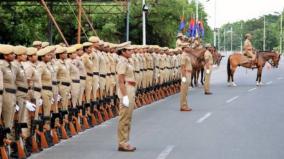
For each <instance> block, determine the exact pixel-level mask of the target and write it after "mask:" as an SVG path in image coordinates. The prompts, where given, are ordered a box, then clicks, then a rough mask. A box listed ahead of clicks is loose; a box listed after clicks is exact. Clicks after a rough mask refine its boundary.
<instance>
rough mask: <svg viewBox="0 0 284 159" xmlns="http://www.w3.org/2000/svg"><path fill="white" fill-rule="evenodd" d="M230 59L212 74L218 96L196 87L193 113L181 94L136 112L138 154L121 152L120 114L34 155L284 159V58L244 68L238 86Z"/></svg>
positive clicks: (56, 158) (48, 158) (35, 158)
mask: <svg viewBox="0 0 284 159" xmlns="http://www.w3.org/2000/svg"><path fill="white" fill-rule="evenodd" d="M226 63H227V61H226V59H225V60H223V61H222V64H221V66H220V67H219V68H217V69H215V70H214V72H213V75H212V92H213V93H214V94H213V95H212V96H205V95H204V94H203V89H202V88H194V89H192V90H190V92H189V93H190V95H189V101H190V105H191V106H192V108H193V111H192V112H189V113H188V112H180V111H179V94H176V95H173V96H170V97H168V98H166V99H164V100H161V101H158V102H155V103H153V104H151V105H147V106H144V107H142V108H140V109H138V110H135V112H134V118H133V123H132V131H131V144H133V145H134V146H136V147H137V151H136V152H134V153H125V152H118V151H116V149H117V137H116V132H117V118H115V119H112V120H110V121H107V122H105V123H104V124H102V125H100V126H97V127H95V128H92V129H89V130H87V131H85V132H83V133H81V134H80V135H77V136H76V137H73V138H71V139H69V140H66V141H65V142H61V143H60V144H58V145H56V146H54V147H52V148H49V149H46V150H44V151H43V152H41V153H38V154H34V155H32V156H31V157H30V158H31V159H209V158H210V159H282V158H284V151H283V150H284V142H283V141H284V133H283V132H284V124H283V123H282V122H284V92H283V90H284V66H283V65H284V60H283V58H282V60H281V62H280V67H279V68H278V69H271V70H267V69H265V70H264V73H263V82H264V83H265V85H263V86H261V87H256V86H255V78H256V70H254V71H252V70H247V69H242V68H240V69H238V71H237V73H236V75H235V81H236V83H237V85H238V86H237V87H228V86H227V83H226V78H227V75H226Z"/></svg>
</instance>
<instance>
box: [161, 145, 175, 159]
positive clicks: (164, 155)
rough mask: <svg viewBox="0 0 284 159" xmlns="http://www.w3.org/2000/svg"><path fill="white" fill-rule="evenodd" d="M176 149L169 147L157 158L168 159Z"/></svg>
mask: <svg viewBox="0 0 284 159" xmlns="http://www.w3.org/2000/svg"><path fill="white" fill-rule="evenodd" d="M174 148H175V146H174V145H168V146H167V147H166V148H165V149H164V150H163V151H162V152H161V153H160V154H159V156H158V157H157V159H166V158H167V157H168V156H169V154H170V153H171V152H172V151H173V149H174Z"/></svg>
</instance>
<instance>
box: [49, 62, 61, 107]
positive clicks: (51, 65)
mask: <svg viewBox="0 0 284 159" xmlns="http://www.w3.org/2000/svg"><path fill="white" fill-rule="evenodd" d="M48 67H49V68H50V72H51V78H52V93H53V100H54V102H53V112H54V113H58V94H59V91H58V85H59V82H58V81H57V66H56V59H52V60H51V62H49V63H48Z"/></svg>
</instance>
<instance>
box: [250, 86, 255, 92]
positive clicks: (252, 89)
mask: <svg viewBox="0 0 284 159" xmlns="http://www.w3.org/2000/svg"><path fill="white" fill-rule="evenodd" d="M254 90H256V88H255V87H254V88H252V89H249V90H248V92H252V91H254Z"/></svg>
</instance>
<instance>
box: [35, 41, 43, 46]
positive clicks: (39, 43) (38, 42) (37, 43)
mask: <svg viewBox="0 0 284 159" xmlns="http://www.w3.org/2000/svg"><path fill="white" fill-rule="evenodd" d="M41 44H42V42H41V41H34V42H33V46H38V45H41Z"/></svg>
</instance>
